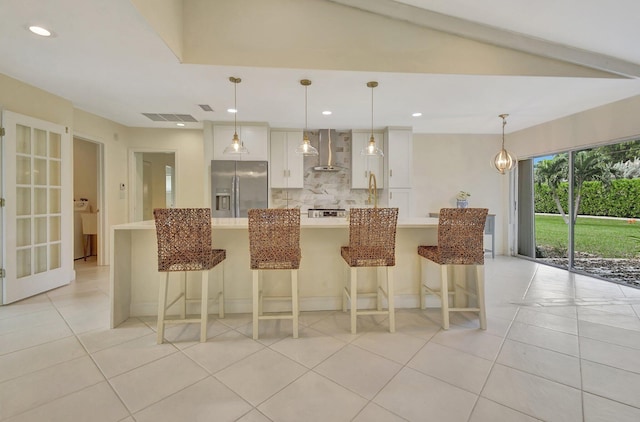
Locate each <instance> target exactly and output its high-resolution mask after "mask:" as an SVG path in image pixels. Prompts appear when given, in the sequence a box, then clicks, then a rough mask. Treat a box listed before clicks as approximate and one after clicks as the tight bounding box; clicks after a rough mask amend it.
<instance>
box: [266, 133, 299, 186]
mask: <svg viewBox="0 0 640 422" xmlns="http://www.w3.org/2000/svg"><path fill="white" fill-rule="evenodd" d="M302 136H303V134H302V131H301V130H292V131H283V130H272V131H271V153H270V156H271V161H270V167H271V168H270V174H271V187H272V188H284V189H286V188H297V189H301V188H303V187H304V156H303V155H301V154H297V153H296V148H297V147H298V145H299V144H300V143H301V142H302Z"/></svg>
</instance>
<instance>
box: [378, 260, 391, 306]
mask: <svg viewBox="0 0 640 422" xmlns="http://www.w3.org/2000/svg"><path fill="white" fill-rule="evenodd" d="M383 272H384V268H383V267H377V268H376V283H377V284H378V288H377V289H376V309H377V310H378V311H381V310H382V292H381V289H382V282H381V280H382V277H381V276H382V273H383ZM387 293H388V292H387Z"/></svg>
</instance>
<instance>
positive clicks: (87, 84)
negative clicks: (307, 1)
mask: <svg viewBox="0 0 640 422" xmlns="http://www.w3.org/2000/svg"><path fill="white" fill-rule="evenodd" d="M379 1H386V2H388V1H387V0H379ZM401 3H405V4H409V5H412V6H416V7H420V8H423V9H426V10H430V11H434V12H438V13H442V14H446V15H450V16H454V17H457V18H462V19H465V20H472V21H475V22H477V23H480V24H483V25H490V26H492V27H495V28H499V29H503V30H505V31H515V32H519V33H521V34H524V35H527V36H530V37H533V38H535V39H541V40H546V41H551V42H553V43H560V44H563V45H565V46H569V47H574V48H576V49H582V50H587V51H591V52H594V53H599V54H601V55H606V56H611V57H614V58H617V59H621V60H624V61H626V62H629V63H632V64H636V65H640V48H637V47H636V46H634V45H633V44H634V43H635V42H637V40H638V39H640V25H637V22H636V20H637V17H638V16H640V2H638V1H637V0H617V1H616V2H615V6H616V7H612V3H611V2H610V1H606V0H536V1H531V0H484V1H481V2H480V1H473V0H403V1H401ZM0 16H2V17H3V19H2V21H3V23H2V25H0V57H1V60H0V73H3V74H5V75H8V76H10V77H13V78H16V79H18V80H21V81H23V82H26V83H28V84H30V85H34V86H36V87H39V88H42V89H44V90H46V91H49V92H51V93H54V94H56V95H59V96H61V97H64V98H67V99H68V100H70V101H71V102H72V103H73V104H74V106H75V107H77V108H80V109H83V110H86V111H88V112H91V113H94V114H97V115H100V116H103V117H105V118H108V119H111V120H114V121H116V122H118V123H121V124H124V125H127V126H139V127H175V126H174V125H173V124H169V123H155V122H152V121H150V120H148V119H147V118H146V117H144V116H142V115H141V113H143V112H155V113H181V114H191V115H193V116H194V117H196V119H198V120H204V119H206V120H233V116H232V115H230V114H229V113H227V112H226V109H227V108H229V107H231V106H232V105H233V86H232V84H231V83H230V82H229V81H228V77H229V76H232V75H233V76H240V77H242V79H243V82H242V83H241V84H240V85H239V86H238V109H239V113H238V120H239V121H255V122H268V123H269V124H270V125H271V126H272V127H302V126H303V125H304V90H303V88H302V87H301V86H300V85H299V84H298V81H299V80H300V79H302V78H308V79H311V80H312V81H313V82H314V83H313V84H312V85H311V86H310V87H309V88H308V95H309V97H308V98H309V101H308V109H309V127H310V128H343V129H345V128H368V127H370V125H371V108H370V100H371V92H370V90H369V89H367V88H366V86H365V83H366V81H369V80H377V81H378V82H379V84H380V86H379V87H378V88H376V89H375V91H374V103H375V113H374V121H375V125H376V126H377V127H382V126H413V127H414V132H416V133H499V132H500V130H501V127H502V126H501V121H500V119H499V118H498V117H497V116H498V114H501V113H509V114H510V115H511V117H510V118H509V124H508V125H507V132H510V131H514V130H519V129H523V128H526V127H530V126H533V125H536V124H539V123H542V122H545V121H549V120H553V119H555V118H558V117H561V116H566V115H569V114H573V113H576V112H579V111H582V110H585V109H589V108H593V107H597V106H599V105H602V104H606V103H609V102H613V101H617V100H620V99H623V98H627V97H631V96H634V95H639V94H640V80H639V79H625V78H621V79H606V78H567V77H564V78H561V77H523V76H512V77H507V76H472V75H471V76H469V75H434V74H398V73H382V72H369V73H368V72H349V71H339V72H338V71H326V70H313V69H304V70H301V69H277V68H257V67H228V66H208V65H189V64H180V63H179V62H178V60H177V59H176V57H175V56H174V54H173V53H172V52H171V50H170V49H169V48H168V47H167V46H166V45H165V44H164V43H163V41H162V40H161V39H160V37H159V36H158V35H157V34H156V33H155V32H154V31H153V30H152V29H151V28H150V26H149V25H148V24H147V22H146V21H145V20H144V19H143V17H142V16H140V15H139V14H138V12H137V11H136V9H135V8H134V6H133V5H132V4H131V2H130V1H129V0H109V1H104V0H57V1H55V2H43V1H38V0H0ZM32 24H39V25H42V26H45V27H48V28H50V29H51V30H53V31H54V34H55V37H52V38H49V39H45V38H40V37H37V36H35V35H33V34H31V33H30V32H28V31H27V30H26V29H25V28H26V27H27V26H29V25H32ZM509 33H510V32H505V33H504V35H505V38H508V36H509ZM0 98H1V96H0ZM197 104H209V105H211V106H212V107H213V108H214V110H215V111H214V112H213V113H211V112H209V113H207V112H204V111H202V110H200V108H199V107H198V106H197ZM0 106H1V104H0ZM325 109H329V110H332V111H333V115H331V116H328V117H327V116H323V115H321V113H320V112H321V111H322V110H325ZM416 111H419V112H422V113H423V115H422V117H419V118H414V117H411V113H412V112H416ZM187 127H193V128H195V127H201V123H198V124H188V125H187Z"/></svg>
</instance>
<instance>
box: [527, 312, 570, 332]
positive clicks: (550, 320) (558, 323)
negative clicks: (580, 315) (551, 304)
mask: <svg viewBox="0 0 640 422" xmlns="http://www.w3.org/2000/svg"><path fill="white" fill-rule="evenodd" d="M516 321H518V322H521V323H524V324H530V325H535V326H537V327H542V328H548V329H550V330H556V331H561V332H563V333H567V334H574V335H575V334H578V322H577V320H576V319H573V318H565V317H561V316H557V315H552V314H548V313H544V312H536V311H532V310H530V309H527V308H521V309H520V311H519V312H518V315H517V316H516Z"/></svg>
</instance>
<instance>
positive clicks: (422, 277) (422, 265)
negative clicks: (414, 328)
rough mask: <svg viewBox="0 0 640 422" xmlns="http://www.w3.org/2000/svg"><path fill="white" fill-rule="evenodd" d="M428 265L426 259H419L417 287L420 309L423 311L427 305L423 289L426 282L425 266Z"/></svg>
mask: <svg viewBox="0 0 640 422" xmlns="http://www.w3.org/2000/svg"><path fill="white" fill-rule="evenodd" d="M428 263H429V260H428V259H420V286H419V292H418V294H419V295H420V309H425V308H426V306H427V304H426V302H427V301H426V295H427V292H426V290H425V288H424V285H425V283H426V282H427V281H426V280H425V277H426V271H425V269H426V266H427V264H428Z"/></svg>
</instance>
